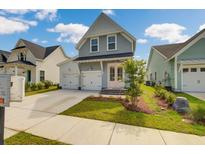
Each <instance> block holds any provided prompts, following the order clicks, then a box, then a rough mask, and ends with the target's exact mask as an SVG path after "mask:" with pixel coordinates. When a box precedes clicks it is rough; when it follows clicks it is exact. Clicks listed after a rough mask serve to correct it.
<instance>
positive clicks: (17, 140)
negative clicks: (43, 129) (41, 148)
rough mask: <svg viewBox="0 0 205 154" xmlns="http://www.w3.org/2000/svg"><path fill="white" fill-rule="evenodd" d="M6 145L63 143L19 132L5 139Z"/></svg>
mask: <svg viewBox="0 0 205 154" xmlns="http://www.w3.org/2000/svg"><path fill="white" fill-rule="evenodd" d="M5 144H6V145H64V143H61V142H58V141H54V140H49V139H46V138H42V137H38V136H34V135H31V134H28V133H25V132H20V133H18V134H16V135H14V136H12V137H10V138H8V139H6V140H5Z"/></svg>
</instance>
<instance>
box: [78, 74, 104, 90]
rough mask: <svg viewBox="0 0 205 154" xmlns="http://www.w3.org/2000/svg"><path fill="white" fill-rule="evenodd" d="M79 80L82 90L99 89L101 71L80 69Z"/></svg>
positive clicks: (100, 87) (100, 86)
mask: <svg viewBox="0 0 205 154" xmlns="http://www.w3.org/2000/svg"><path fill="white" fill-rule="evenodd" d="M81 82H82V86H81V89H82V90H101V89H102V73H101V71H82V78H81Z"/></svg>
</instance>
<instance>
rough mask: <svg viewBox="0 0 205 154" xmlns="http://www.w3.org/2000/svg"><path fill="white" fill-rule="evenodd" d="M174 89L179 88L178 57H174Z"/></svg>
mask: <svg viewBox="0 0 205 154" xmlns="http://www.w3.org/2000/svg"><path fill="white" fill-rule="evenodd" d="M174 89H175V90H177V57H175V59H174Z"/></svg>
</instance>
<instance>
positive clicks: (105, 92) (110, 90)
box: [100, 89, 126, 95]
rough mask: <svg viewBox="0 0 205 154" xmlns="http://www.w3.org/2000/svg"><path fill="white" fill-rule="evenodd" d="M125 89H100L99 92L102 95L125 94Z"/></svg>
mask: <svg viewBox="0 0 205 154" xmlns="http://www.w3.org/2000/svg"><path fill="white" fill-rule="evenodd" d="M125 92H126V90H125V89H122V90H114V89H103V90H101V92H100V94H103V95H125Z"/></svg>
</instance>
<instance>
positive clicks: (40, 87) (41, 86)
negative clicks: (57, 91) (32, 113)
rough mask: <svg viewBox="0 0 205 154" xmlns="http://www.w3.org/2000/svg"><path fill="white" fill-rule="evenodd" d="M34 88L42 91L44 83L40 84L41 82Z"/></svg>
mask: <svg viewBox="0 0 205 154" xmlns="http://www.w3.org/2000/svg"><path fill="white" fill-rule="evenodd" d="M36 86H37V88H38V90H41V89H44V87H45V85H44V83H42V82H39V83H37V84H36Z"/></svg>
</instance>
